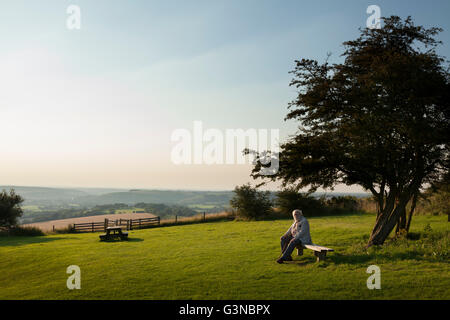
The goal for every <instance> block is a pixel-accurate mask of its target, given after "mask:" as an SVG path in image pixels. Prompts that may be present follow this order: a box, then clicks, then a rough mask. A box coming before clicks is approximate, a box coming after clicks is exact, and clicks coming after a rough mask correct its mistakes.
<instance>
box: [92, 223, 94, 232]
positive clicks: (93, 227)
mask: <svg viewBox="0 0 450 320" xmlns="http://www.w3.org/2000/svg"><path fill="white" fill-rule="evenodd" d="M92 232H94V223H93V222H92Z"/></svg>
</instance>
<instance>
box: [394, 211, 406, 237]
mask: <svg viewBox="0 0 450 320" xmlns="http://www.w3.org/2000/svg"><path fill="white" fill-rule="evenodd" d="M405 232H407V231H406V205H405V206H404V207H403V208H401V210H400V215H399V217H398V222H397V229H396V230H395V233H396V234H397V235H399V234H402V233H405Z"/></svg>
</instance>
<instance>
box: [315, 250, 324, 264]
mask: <svg viewBox="0 0 450 320" xmlns="http://www.w3.org/2000/svg"><path fill="white" fill-rule="evenodd" d="M314 255H315V256H316V257H317V262H319V261H323V260H324V259H325V256H326V255H327V252H326V251H321V252H318V251H314Z"/></svg>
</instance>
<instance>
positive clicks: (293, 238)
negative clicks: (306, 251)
mask: <svg viewBox="0 0 450 320" xmlns="http://www.w3.org/2000/svg"><path fill="white" fill-rule="evenodd" d="M292 216H293V217H294V223H293V224H292V225H291V227H290V228H289V229H288V231H286V233H285V234H284V235H283V236H282V237H281V238H280V240H281V252H282V255H281V257H280V258H279V259H278V260H277V262H278V263H283V261H292V257H291V255H292V251H294V249H295V248H296V247H297V246H298V245H302V244H312V241H311V235H310V233H309V222H308V220H306V218H305V217H304V216H303V212H302V210H299V209H296V210H294V211H292Z"/></svg>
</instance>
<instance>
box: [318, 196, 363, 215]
mask: <svg viewBox="0 0 450 320" xmlns="http://www.w3.org/2000/svg"><path fill="white" fill-rule="evenodd" d="M326 205H327V207H329V208H331V209H335V210H336V209H337V210H338V211H339V210H340V209H341V210H343V211H346V212H354V211H358V210H359V208H360V206H359V203H358V199H356V198H355V197H352V196H339V197H332V198H330V199H328V200H327V201H326Z"/></svg>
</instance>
